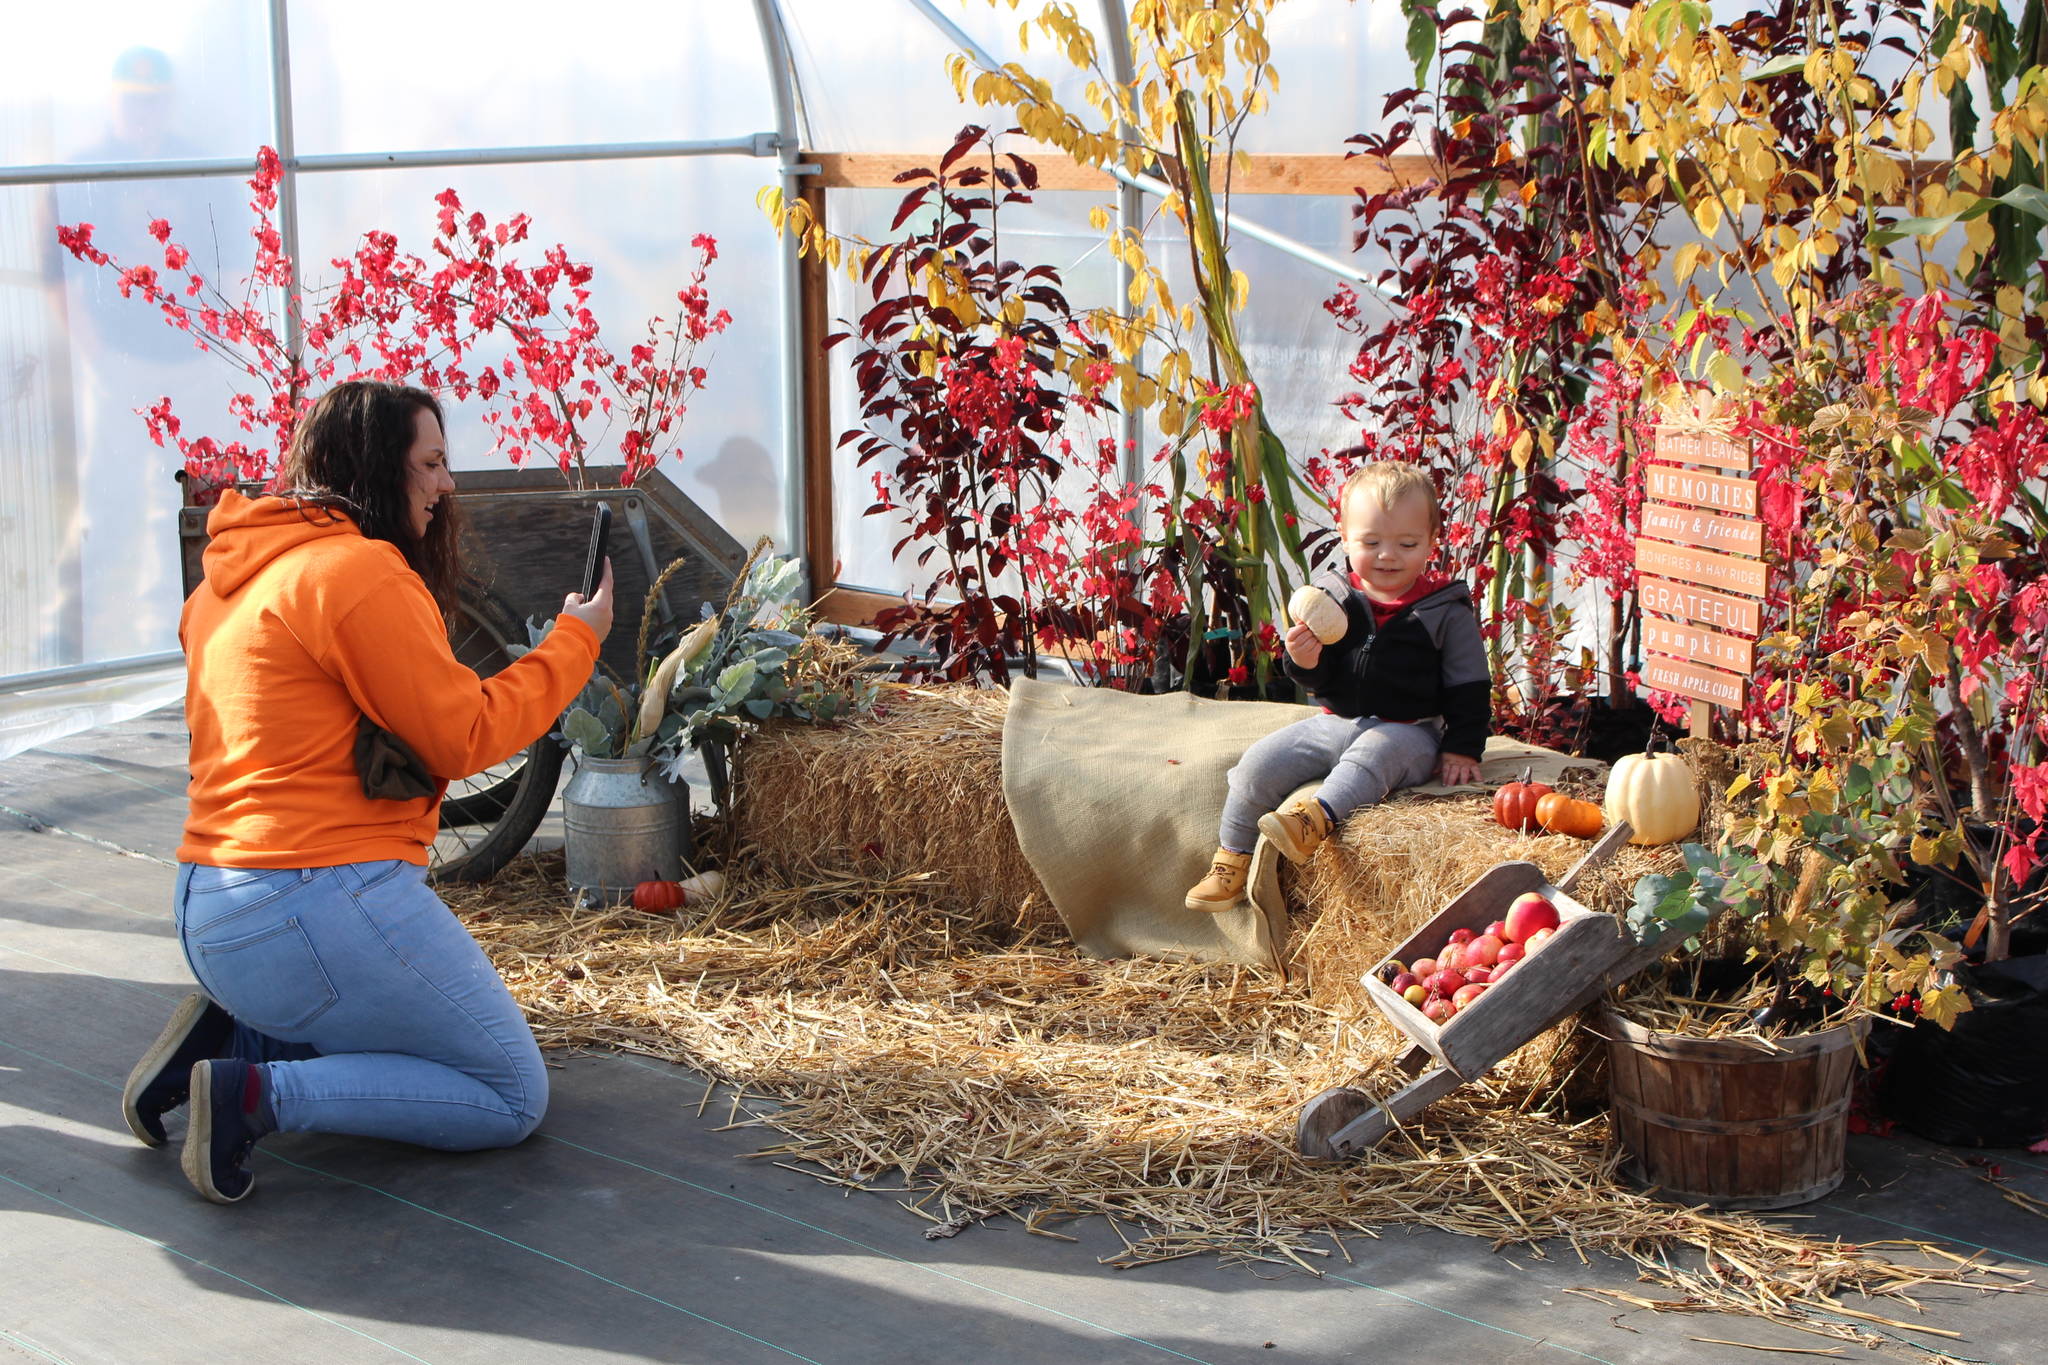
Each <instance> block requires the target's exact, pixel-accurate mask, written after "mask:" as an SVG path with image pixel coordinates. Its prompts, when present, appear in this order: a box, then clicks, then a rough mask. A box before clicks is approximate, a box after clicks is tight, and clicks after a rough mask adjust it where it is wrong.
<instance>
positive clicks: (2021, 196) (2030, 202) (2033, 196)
mask: <svg viewBox="0 0 2048 1365" xmlns="http://www.w3.org/2000/svg"><path fill="white" fill-rule="evenodd" d="M1995 202H1997V203H2000V204H2004V205H2005V206H2006V207H2008V208H2015V209H2018V210H2019V211H2020V212H2021V213H2024V214H2027V215H2029V216H2030V217H2034V218H2039V219H2041V220H2043V221H2044V222H2048V192H2044V191H2043V190H2042V189H2041V187H2040V186H2039V185H2015V186H2013V187H2012V188H2011V189H2009V190H2007V191H2006V192H2005V193H2004V194H2001V195H1999V196H1998V198H1997V200H1996V201H1995Z"/></svg>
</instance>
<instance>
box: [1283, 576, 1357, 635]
mask: <svg viewBox="0 0 2048 1365" xmlns="http://www.w3.org/2000/svg"><path fill="white" fill-rule="evenodd" d="M1287 615H1288V616H1289V617H1290V618H1292V619H1293V620H1296V621H1299V622H1300V623H1301V624H1302V625H1305V626H1307V627H1308V628H1309V629H1310V630H1312V631H1314V632H1315V635H1316V638H1317V639H1318V640H1321V641H1322V642H1323V643H1324V644H1326V645H1334V644H1336V643H1337V642H1338V641H1339V640H1341V639H1343V638H1344V632H1345V631H1346V630H1348V629H1350V626H1351V623H1350V622H1349V621H1347V620H1346V619H1345V617H1344V608H1343V607H1341V606H1339V605H1338V604H1337V599H1336V598H1334V597H1332V596H1330V594H1329V593H1328V592H1326V591H1324V590H1323V589H1321V588H1319V587H1317V586H1316V585H1315V584H1313V583H1305V584H1303V585H1302V586H1301V587H1299V588H1297V589H1295V591H1294V596H1292V597H1290V598H1288V599H1287Z"/></svg>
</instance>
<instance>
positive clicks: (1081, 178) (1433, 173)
mask: <svg viewBox="0 0 2048 1365" xmlns="http://www.w3.org/2000/svg"><path fill="white" fill-rule="evenodd" d="M944 155H945V153H944V151H943V150H941V149H934V150H932V151H930V152H805V153H804V160H806V161H809V162H813V163H815V164H816V165H817V167H818V172H817V174H816V175H814V176H812V177H811V182H812V183H813V184H817V185H822V186H824V187H825V188H826V189H828V190H886V189H894V188H895V187H896V177H897V176H898V175H899V174H901V173H902V172H904V171H907V170H911V169H913V168H915V167H919V166H922V167H925V168H926V169H928V170H929V169H934V168H936V167H937V166H938V164H939V158H940V157H942V156H944ZM1018 155H1019V156H1022V157H1023V158H1024V159H1025V160H1026V161H1029V162H1030V163H1031V164H1032V165H1034V166H1036V167H1037V168H1038V187H1039V188H1040V189H1041V190H1084V191H1090V192H1093V193H1098V194H1106V193H1108V192H1110V191H1111V190H1112V189H1113V188H1114V186H1115V183H1116V182H1115V181H1113V180H1112V179H1111V178H1110V177H1109V176H1108V174H1106V173H1105V172H1103V171H1100V170H1097V169H1096V168H1095V167H1093V166H1083V165H1080V164H1078V163H1076V162H1075V160H1074V159H1073V158H1072V157H1070V156H1068V155H1067V154H1066V153H1064V152H1049V151H1043V150H1029V149H1026V150H1020V151H1018ZM1245 161H1246V163H1247V164H1245V165H1242V166H1238V167H1236V168H1235V169H1233V170H1230V176H1229V180H1230V188H1231V191H1232V192H1233V193H1236V194H1311V195H1326V196H1327V195H1336V196H1340V197H1348V196H1350V195H1351V194H1352V193H1353V192H1354V191H1356V190H1360V189H1362V190H1365V191H1366V192H1367V193H1372V194H1377V193H1379V192H1380V191H1382V190H1388V189H1394V188H1396V187H1398V186H1401V185H1413V184H1418V183H1420V182H1422V181H1425V180H1430V179H1433V178H1436V177H1437V176H1439V175H1440V174H1441V173H1442V167H1441V166H1440V165H1439V164H1438V163H1437V162H1436V161H1435V159H1433V158H1431V157H1427V156H1422V155H1419V154H1409V155H1402V156H1394V157H1389V158H1387V159H1386V160H1385V161H1384V162H1383V161H1381V160H1380V159H1379V158H1377V157H1367V156H1323V155H1314V154H1306V153H1304V154H1299V155H1295V154H1284V153H1271V152H1262V153H1257V154H1248V155H1247V156H1246V158H1245ZM1950 164H1951V163H1949V162H1946V161H1928V160H1921V159H1908V158H1901V159H1900V161H1899V169H1900V171H1901V172H1903V173H1904V175H1905V177H1906V179H1907V180H1908V182H1910V183H1913V184H1920V183H1924V182H1926V181H1928V180H1931V179H1940V178H1941V177H1943V176H1945V175H1946V174H1947V173H1948V170H1949V168H1950ZM1226 169H1229V168H1227V167H1226V166H1225V165H1224V164H1223V163H1221V162H1219V163H1217V164H1216V165H1214V166H1213V167H1212V168H1211V171H1210V183H1211V184H1213V185H1214V186H1215V187H1216V188H1218V189H1221V188H1222V186H1223V183H1224V178H1225V171H1226ZM1649 174H1650V172H1649V171H1648V170H1645V171H1644V172H1642V173H1641V174H1640V175H1639V176H1638V177H1637V179H1638V181H1639V182H1641V181H1644V180H1647V179H1648V178H1649ZM1679 174H1680V176H1681V178H1692V177H1695V176H1696V174H1697V173H1696V172H1695V171H1694V170H1693V169H1692V167H1691V163H1686V165H1685V167H1684V168H1683V169H1681V171H1680V172H1679ZM1802 185H1803V182H1802ZM1513 188H1514V185H1513V184H1512V183H1509V184H1505V185H1504V186H1503V191H1504V192H1505V191H1508V190H1512V189H1513ZM1794 192H1796V193H1799V194H1802V195H1804V194H1805V193H1807V192H1808V191H1807V190H1806V189H1804V188H1796V189H1795V191H1794Z"/></svg>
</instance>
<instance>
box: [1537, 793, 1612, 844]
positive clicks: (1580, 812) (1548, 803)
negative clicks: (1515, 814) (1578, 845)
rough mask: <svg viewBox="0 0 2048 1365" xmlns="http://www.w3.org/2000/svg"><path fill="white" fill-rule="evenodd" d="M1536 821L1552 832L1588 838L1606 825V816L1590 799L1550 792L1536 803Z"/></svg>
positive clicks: (1577, 837)
mask: <svg viewBox="0 0 2048 1365" xmlns="http://www.w3.org/2000/svg"><path fill="white" fill-rule="evenodd" d="M1536 823H1537V824H1539V825H1541V826H1543V828H1545V829H1547V830H1549V831H1550V832H1551V833H1552V834H1569V835H1571V836H1572V838H1574V839H1590V838H1592V837H1593V836H1594V835H1596V834H1598V833H1599V832H1600V831H1601V829H1602V828H1603V827H1604V826H1605V825H1606V823H1607V817H1606V816H1604V815H1602V814H1601V813H1600V808H1599V807H1598V806H1596V805H1594V804H1593V803H1592V802H1591V801H1581V800H1579V799H1577V798H1576V797H1571V796H1566V795H1565V794H1564V793H1563V792H1551V793H1550V794H1549V795H1548V796H1545V797H1544V798H1543V799H1542V800H1540V801H1538V802H1537V803H1536Z"/></svg>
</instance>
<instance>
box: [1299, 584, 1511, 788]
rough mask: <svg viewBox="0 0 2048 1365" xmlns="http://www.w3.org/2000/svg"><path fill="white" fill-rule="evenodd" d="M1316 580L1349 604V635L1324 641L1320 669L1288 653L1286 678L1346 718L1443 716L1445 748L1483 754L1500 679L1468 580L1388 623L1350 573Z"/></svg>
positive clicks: (1446, 587)
mask: <svg viewBox="0 0 2048 1365" xmlns="http://www.w3.org/2000/svg"><path fill="white" fill-rule="evenodd" d="M1314 582H1315V585H1316V586H1317V587H1319V588H1322V589H1325V590H1326V591H1328V592H1329V594H1330V595H1331V596H1332V597H1334V598H1336V599H1337V601H1338V602H1339V603H1341V604H1342V605H1343V607H1344V619H1345V621H1346V623H1347V624H1348V629H1346V630H1345V632H1344V638H1342V639H1341V640H1339V641H1337V643H1335V644H1333V645H1324V646H1323V656H1322V658H1320V659H1318V660H1317V661H1316V666H1315V667H1314V668H1302V667H1300V666H1299V665H1297V664H1296V663H1295V662H1294V660H1293V659H1290V658H1287V657H1286V656H1285V655H1284V654H1283V655H1282V656H1281V657H1282V659H1283V661H1284V663H1285V665H1286V669H1287V676H1288V677H1290V678H1293V679H1294V680H1295V681H1296V682H1298V683H1300V684H1301V685H1302V686H1303V687H1305V688H1307V689H1308V690H1309V691H1310V692H1311V693H1313V694H1314V695H1315V699H1316V700H1317V701H1319V702H1321V703H1322V704H1323V705H1324V706H1326V707H1328V708H1329V709H1330V712H1331V714H1333V715H1338V716H1343V717H1345V718H1346V719H1347V720H1350V719H1356V718H1357V717H1359V716H1378V717H1380V718H1381V719H1382V720H1401V721H1415V720H1426V719H1428V718H1429V717H1431V716H1442V717H1443V718H1444V735H1443V742H1442V745H1441V748H1442V750H1443V752H1445V753H1447V754H1459V755H1462V756H1463V757H1466V758H1472V759H1477V758H1479V757H1481V756H1482V755H1483V754H1484V752H1485V750H1486V736H1487V734H1488V733H1489V732H1490V731H1491V730H1492V728H1493V679H1492V677H1491V675H1489V674H1488V673H1487V671H1486V645H1485V643H1484V642H1483V641H1481V639H1480V638H1479V613H1478V611H1477V610H1476V609H1475V608H1474V607H1473V605H1472V594H1471V592H1470V591H1469V590H1467V588H1466V587H1465V585H1464V584H1463V583H1458V582H1452V583H1446V584H1445V585H1444V586H1443V587H1441V588H1438V589H1437V590H1436V591H1435V592H1432V593H1430V594H1428V595H1427V596H1425V597H1423V598H1421V599H1420V600H1418V601H1415V602H1411V603H1409V604H1408V605H1407V606H1405V607H1403V608H1401V609H1400V610H1399V611H1397V612H1395V613H1394V615H1392V616H1391V617H1389V618H1388V619H1387V623H1386V624H1385V625H1383V626H1381V625H1376V624H1375V623H1374V621H1373V614H1372V603H1371V602H1370V601H1368V600H1367V598H1366V595H1365V594H1364V593H1362V592H1360V591H1359V590H1358V589H1356V588H1354V587H1352V586H1351V582H1350V580H1349V578H1347V577H1344V576H1340V575H1338V574H1335V573H1329V572H1324V573H1319V574H1317V575H1316V576H1315V579H1314Z"/></svg>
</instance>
